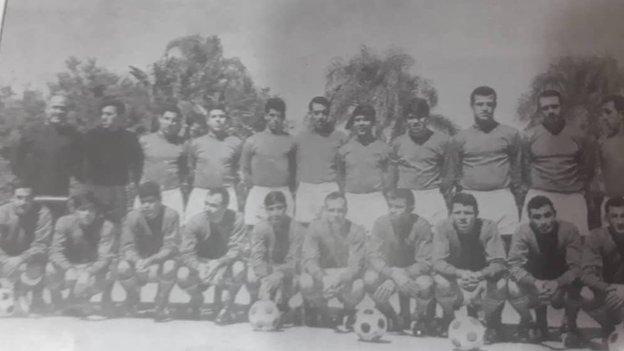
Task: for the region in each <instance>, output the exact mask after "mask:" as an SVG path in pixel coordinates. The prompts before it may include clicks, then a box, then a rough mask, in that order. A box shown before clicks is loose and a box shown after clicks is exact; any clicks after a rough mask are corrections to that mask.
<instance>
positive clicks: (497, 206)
mask: <svg viewBox="0 0 624 351" xmlns="http://www.w3.org/2000/svg"><path fill="white" fill-rule="evenodd" d="M463 192H465V193H467V194H472V195H473V196H474V197H475V198H476V199H477V205H478V206H479V217H481V218H485V219H489V220H491V221H494V223H496V224H497V225H498V232H499V234H502V235H509V234H513V233H514V232H515V231H516V228H517V227H518V224H519V222H518V219H519V218H518V206H517V205H516V199H515V198H514V196H513V194H512V193H511V190H509V189H498V190H490V191H477V190H464V191H463Z"/></svg>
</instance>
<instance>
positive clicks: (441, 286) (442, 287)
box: [433, 274, 453, 294]
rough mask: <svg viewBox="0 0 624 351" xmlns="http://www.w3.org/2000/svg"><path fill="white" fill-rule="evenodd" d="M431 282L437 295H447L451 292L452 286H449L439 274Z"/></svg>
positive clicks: (447, 281) (447, 280) (448, 281)
mask: <svg viewBox="0 0 624 351" xmlns="http://www.w3.org/2000/svg"><path fill="white" fill-rule="evenodd" d="M433 282H434V286H435V291H436V292H437V293H438V294H444V293H446V294H448V293H450V292H451V291H452V290H453V285H452V284H451V281H450V280H449V279H447V278H445V277H443V276H441V275H439V274H437V275H435V276H434V277H433Z"/></svg>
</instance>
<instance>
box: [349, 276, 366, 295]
mask: <svg viewBox="0 0 624 351" xmlns="http://www.w3.org/2000/svg"><path fill="white" fill-rule="evenodd" d="M351 292H352V293H353V294H354V295H356V296H359V295H362V297H364V280H363V279H356V280H354V281H353V284H352V285H351Z"/></svg>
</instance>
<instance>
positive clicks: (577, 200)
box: [522, 189, 589, 236]
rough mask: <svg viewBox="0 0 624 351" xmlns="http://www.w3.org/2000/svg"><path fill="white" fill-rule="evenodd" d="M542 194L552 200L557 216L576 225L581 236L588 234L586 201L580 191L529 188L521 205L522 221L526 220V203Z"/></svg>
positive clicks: (527, 217) (527, 218) (527, 219)
mask: <svg viewBox="0 0 624 351" xmlns="http://www.w3.org/2000/svg"><path fill="white" fill-rule="evenodd" d="M537 195H542V196H546V197H547V198H549V199H550V201H552V203H553V205H554V206H555V210H556V211H557V218H558V219H561V220H564V221H566V222H570V223H572V224H574V225H575V226H576V228H577V229H578V230H579V233H580V234H581V235H583V236H585V235H588V234H589V225H588V223H587V202H585V196H583V194H581V193H571V194H564V193H555V192H550V191H544V190H537V189H530V190H529V192H528V193H527V195H526V198H525V200H524V205H523V206H522V221H523V222H528V221H529V216H528V213H527V203H528V202H529V201H530V200H531V199H532V198H533V197H535V196H537Z"/></svg>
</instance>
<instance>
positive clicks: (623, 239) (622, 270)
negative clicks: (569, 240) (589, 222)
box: [581, 228, 624, 291]
mask: <svg viewBox="0 0 624 351" xmlns="http://www.w3.org/2000/svg"><path fill="white" fill-rule="evenodd" d="M588 238H591V240H587V241H586V242H585V245H584V246H583V259H582V262H583V272H582V275H581V280H582V281H583V284H585V285H587V286H588V287H590V288H592V289H596V290H599V291H604V290H606V289H607V287H608V286H609V285H610V284H622V283H624V235H618V234H617V233H614V232H613V231H612V230H611V229H610V228H597V229H594V230H593V231H592V232H591V234H590V235H589V236H588ZM616 240H617V242H616Z"/></svg>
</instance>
